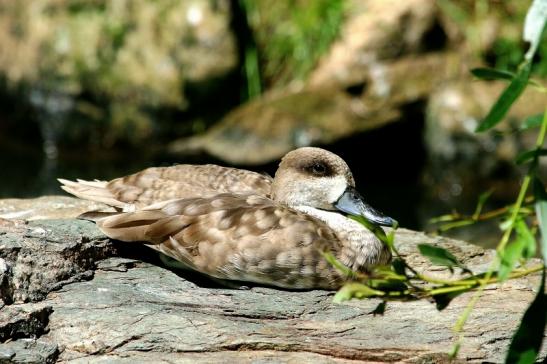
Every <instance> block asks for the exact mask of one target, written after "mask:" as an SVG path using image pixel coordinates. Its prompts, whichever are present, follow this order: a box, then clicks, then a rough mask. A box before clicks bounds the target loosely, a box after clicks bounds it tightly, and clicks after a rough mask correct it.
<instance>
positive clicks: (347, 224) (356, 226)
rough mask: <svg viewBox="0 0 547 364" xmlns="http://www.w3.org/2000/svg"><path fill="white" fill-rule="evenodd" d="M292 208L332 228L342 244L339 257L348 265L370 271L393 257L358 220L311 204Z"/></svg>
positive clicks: (355, 268)
mask: <svg viewBox="0 0 547 364" xmlns="http://www.w3.org/2000/svg"><path fill="white" fill-rule="evenodd" d="M292 208H294V209H295V210H298V211H300V212H303V213H305V214H307V215H310V216H313V217H315V218H316V219H318V220H321V221H322V222H324V223H325V224H326V225H327V226H328V227H329V228H331V230H332V231H333V232H334V233H335V234H336V236H337V237H338V239H339V240H340V243H341V244H342V246H341V249H340V251H339V253H338V256H337V258H338V259H339V260H340V261H341V262H342V263H343V264H344V265H346V266H347V267H349V268H351V269H353V270H357V271H363V270H366V271H368V270H369V269H370V268H371V267H372V266H375V265H382V264H387V263H388V262H389V260H390V259H391V253H390V252H389V249H388V248H387V247H386V246H385V245H384V244H383V243H382V242H381V241H380V240H378V238H376V236H374V234H373V233H372V232H371V231H369V230H368V229H366V228H365V227H364V226H363V225H361V224H360V223H358V222H357V221H355V220H352V219H349V218H347V217H345V216H344V215H342V214H339V213H337V212H333V211H325V210H320V209H316V208H313V207H310V206H292Z"/></svg>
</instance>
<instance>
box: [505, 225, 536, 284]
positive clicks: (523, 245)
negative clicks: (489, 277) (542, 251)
mask: <svg viewBox="0 0 547 364" xmlns="http://www.w3.org/2000/svg"><path fill="white" fill-rule="evenodd" d="M515 230H516V232H517V236H516V238H515V240H514V241H513V242H512V243H511V244H510V245H508V246H507V247H506V248H505V249H504V250H503V251H501V252H500V266H499V268H498V279H499V280H500V281H502V282H503V281H505V280H507V278H508V277H509V274H510V273H511V272H512V271H513V268H515V265H516V264H517V262H518V261H519V260H520V259H523V258H525V259H529V258H531V257H533V256H534V255H535V254H536V239H535V238H534V235H532V233H531V232H530V229H529V228H528V225H526V222H525V221H524V220H522V219H520V220H518V221H517V222H516V223H515Z"/></svg>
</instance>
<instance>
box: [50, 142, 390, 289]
mask: <svg viewBox="0 0 547 364" xmlns="http://www.w3.org/2000/svg"><path fill="white" fill-rule="evenodd" d="M59 181H60V182H61V184H62V186H61V187H62V188H63V189H64V190H65V191H66V192H68V193H70V194H73V195H75V196H77V197H79V198H83V199H88V200H92V201H96V202H102V203H105V204H107V205H110V206H112V207H114V208H115V209H116V212H113V213H108V214H106V216H105V217H100V218H97V219H96V223H97V226H98V227H99V229H100V230H101V231H102V232H103V233H104V234H105V235H106V236H108V237H109V238H111V239H115V240H120V241H124V242H135V243H137V242H141V243H144V244H145V245H147V246H149V247H151V248H152V249H155V250H157V251H159V252H161V253H163V254H165V255H167V256H168V257H170V258H173V259H175V260H177V261H178V262H180V263H182V264H183V265H184V267H186V268H187V269H190V270H194V271H197V272H199V273H202V274H205V275H207V276H209V277H211V278H212V279H215V280H221V281H238V282H250V283H255V284H260V285H267V286H274V287H280V288H284V289H327V290H333V289H338V288H340V287H341V286H342V285H343V284H344V283H346V282H347V280H348V279H349V278H348V275H347V273H344V272H342V271H340V270H339V269H337V268H335V267H334V266H333V265H331V264H330V263H329V262H328V261H327V259H326V258H325V253H328V254H330V255H332V256H333V257H334V258H335V259H337V260H338V261H339V262H340V263H341V264H343V265H344V266H346V267H347V268H349V269H351V270H353V271H355V272H360V273H363V274H368V273H370V272H371V271H372V270H373V269H374V268H375V267H377V266H382V265H387V264H389V262H390V260H391V253H390V250H389V248H388V247H387V246H386V245H385V244H384V243H382V242H381V241H380V240H379V239H378V238H377V237H376V236H375V235H374V233H372V232H371V231H369V230H368V229H367V228H365V227H364V225H362V224H361V223H359V222H357V221H355V220H354V219H352V218H350V217H348V215H354V216H362V217H364V218H365V219H367V220H368V221H370V222H372V223H373V224H376V225H380V226H394V225H396V224H397V222H396V221H395V220H394V219H392V218H390V217H388V216H386V215H384V214H382V213H380V212H379V211H377V210H375V209H374V208H373V207H371V206H370V205H369V204H367V203H366V202H365V200H364V198H363V197H362V195H361V194H359V192H358V191H357V190H356V189H355V180H354V178H353V175H352V173H351V170H350V168H349V166H348V165H347V163H346V162H345V161H344V160H343V159H342V158H341V157H339V156H338V155H336V154H334V153H332V152H330V151H327V150H325V149H321V148H316V147H302V148H298V149H295V150H293V151H290V152H289V153H287V154H286V155H285V156H284V157H283V158H282V159H281V162H280V164H279V166H278V169H277V171H276V172H275V175H274V177H273V178H271V177H270V176H267V175H264V174H260V173H256V172H252V171H248V170H244V169H237V168H230V167H223V166H218V165H212V164H207V165H189V164H181V165H174V166H170V167H152V168H148V169H145V170H143V171H140V172H137V173H135V174H132V175H129V176H125V177H120V178H116V179H114V180H111V181H100V180H95V181H84V180H77V181H69V180H66V179H59Z"/></svg>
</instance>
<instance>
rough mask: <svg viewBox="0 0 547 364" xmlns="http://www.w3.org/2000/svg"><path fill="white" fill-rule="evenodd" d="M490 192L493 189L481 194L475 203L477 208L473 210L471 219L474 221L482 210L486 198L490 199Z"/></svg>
mask: <svg viewBox="0 0 547 364" xmlns="http://www.w3.org/2000/svg"><path fill="white" fill-rule="evenodd" d="M492 192H494V190H493V189H491V190H488V191H486V192H483V193H481V195H480V196H479V200H478V202H477V207H476V208H475V212H474V213H473V219H475V220H476V219H478V218H479V215H480V214H481V212H482V208H483V207H484V204H485V203H486V201H487V200H488V198H490V195H492Z"/></svg>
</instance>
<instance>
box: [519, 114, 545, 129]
mask: <svg viewBox="0 0 547 364" xmlns="http://www.w3.org/2000/svg"><path fill="white" fill-rule="evenodd" d="M541 123H543V114H537V115H532V116H528V117H527V118H526V119H524V121H523V122H522V125H521V126H520V130H521V131H524V130H528V129H533V128H538V127H540V126H541Z"/></svg>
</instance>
